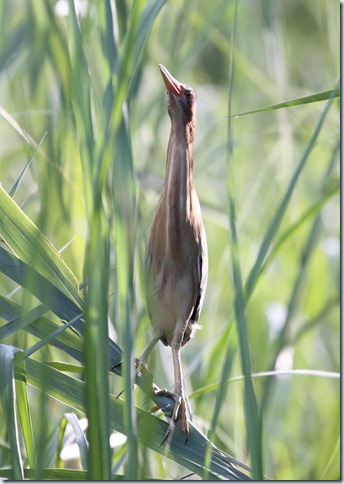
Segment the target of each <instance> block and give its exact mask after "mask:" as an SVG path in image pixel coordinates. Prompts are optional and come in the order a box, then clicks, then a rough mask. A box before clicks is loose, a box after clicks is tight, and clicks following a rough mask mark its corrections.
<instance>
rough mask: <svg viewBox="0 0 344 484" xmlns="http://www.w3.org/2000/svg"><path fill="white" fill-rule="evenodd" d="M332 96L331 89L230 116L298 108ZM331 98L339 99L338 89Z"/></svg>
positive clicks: (236, 116)
mask: <svg viewBox="0 0 344 484" xmlns="http://www.w3.org/2000/svg"><path fill="white" fill-rule="evenodd" d="M332 94H333V89H330V90H329V91H322V92H318V93H316V94H311V95H310V96H305V97H299V98H297V99H291V100H290V101H285V102H283V103H278V104H272V105H271V106H265V107H263V108H258V109H253V110H252V111H245V112H244V113H238V114H232V115H231V117H232V118H239V117H240V116H246V115H247V114H256V113H263V112H265V111H274V110H275V109H282V108H290V107H293V106H300V105H304V104H309V103H316V102H319V101H327V99H331V95H332ZM333 97H340V89H338V91H337V92H336V93H335V94H334V96H333Z"/></svg>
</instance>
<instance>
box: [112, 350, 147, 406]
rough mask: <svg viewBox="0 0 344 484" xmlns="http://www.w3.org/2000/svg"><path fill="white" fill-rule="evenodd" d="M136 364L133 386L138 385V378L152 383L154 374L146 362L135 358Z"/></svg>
mask: <svg viewBox="0 0 344 484" xmlns="http://www.w3.org/2000/svg"><path fill="white" fill-rule="evenodd" d="M134 365H135V374H134V382H133V388H134V387H135V385H136V382H137V378H142V381H143V382H144V383H145V384H146V385H151V383H152V380H153V379H152V375H151V374H150V373H149V371H148V368H147V365H146V363H145V362H144V361H143V360H141V359H140V358H134ZM123 392H124V390H122V391H121V392H120V393H119V394H118V395H117V396H116V398H119V397H120V396H121V395H122V394H123Z"/></svg>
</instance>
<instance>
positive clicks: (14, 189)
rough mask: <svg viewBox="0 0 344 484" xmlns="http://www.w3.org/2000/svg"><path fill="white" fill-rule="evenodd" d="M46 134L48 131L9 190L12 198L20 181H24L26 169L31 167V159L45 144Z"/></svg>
mask: <svg viewBox="0 0 344 484" xmlns="http://www.w3.org/2000/svg"><path fill="white" fill-rule="evenodd" d="M46 135H47V131H46V132H45V133H44V135H43V138H42V139H41V141H40V142H39V143H38V145H37V146H36V148H35V151H34V152H33V153H32V155H31V156H30V158H29V160H28V162H27V163H26V164H25V166H24V168H23V169H22V171H21V172H20V174H19V176H18V178H17V179H16V181H15V183H14V185H13V186H12V188H11V189H10V191H9V192H8V194H9V196H10V197H11V198H13V197H14V195H15V193H16V191H17V189H18V187H19V185H20V182H21V181H22V179H23V177H24V175H25V173H26V170H27V169H28V168H29V165H30V163H31V161H32V160H33V159H34V157H35V156H36V153H37V152H38V150H39V149H40V147H41V145H42V144H43V141H44V140H45V137H46Z"/></svg>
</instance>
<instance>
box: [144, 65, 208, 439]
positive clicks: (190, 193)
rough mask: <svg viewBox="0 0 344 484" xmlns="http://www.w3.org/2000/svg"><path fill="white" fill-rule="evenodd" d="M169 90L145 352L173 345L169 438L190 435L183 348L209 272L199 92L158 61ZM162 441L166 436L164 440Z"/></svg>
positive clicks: (151, 243) (150, 253)
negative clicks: (198, 182)
mask: <svg viewBox="0 0 344 484" xmlns="http://www.w3.org/2000/svg"><path fill="white" fill-rule="evenodd" d="M159 67H160V71H161V74H162V77H163V80H164V83H165V86H166V90H167V96H168V100H167V106H168V113H169V115H170V118H171V134H170V140H169V144H168V149H167V163H166V176H165V182H164V187H163V191H162V193H161V196H160V200H159V203H158V206H157V210H156V214H155V217H154V220H153V224H152V227H151V232H150V236H149V240H148V245H147V251H146V267H145V269H146V273H145V275H146V299H147V308H148V313H149V317H150V320H151V323H152V325H153V328H154V336H153V338H152V340H151V341H150V342H149V343H148V345H147V347H146V348H145V350H144V352H143V353H142V355H141V358H140V359H141V361H145V360H146V358H147V356H148V354H149V353H150V351H151V350H152V348H153V346H154V345H155V343H156V342H157V341H158V340H159V339H160V340H161V341H162V342H163V343H164V344H165V345H166V346H171V348H172V357H173V368H174V382H175V384H174V390H173V392H172V393H171V394H169V395H170V396H172V397H173V398H174V400H175V405H174V410H173V413H172V417H171V420H170V425H169V428H168V431H167V433H166V436H165V439H166V438H167V436H168V435H169V433H170V432H171V430H172V428H173V427H174V425H175V423H176V421H177V420H178V421H179V420H180V422H181V427H182V429H183V430H184V432H185V433H186V435H188V422H187V415H186V407H185V399H184V391H183V382H182V371H181V361H180V349H181V347H182V346H183V345H185V344H186V343H187V342H188V341H189V340H190V338H191V337H192V335H193V332H194V331H195V329H196V328H197V321H198V318H199V315H200V311H201V308H202V304H203V299H204V294H205V289H206V284H207V275H208V253H207V240H206V235H205V231H204V227H203V221H202V214H201V208H200V204H199V201H198V196H197V193H196V191H195V188H194V183H193V167H194V137H195V127H196V95H195V93H194V91H193V89H192V88H191V87H190V86H187V85H185V84H181V83H180V82H178V81H177V80H176V79H174V78H173V77H172V76H171V74H170V73H169V72H168V70H167V69H166V68H165V67H164V66H162V65H160V66H159ZM165 439H164V440H165Z"/></svg>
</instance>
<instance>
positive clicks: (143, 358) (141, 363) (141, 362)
mask: <svg viewBox="0 0 344 484" xmlns="http://www.w3.org/2000/svg"><path fill="white" fill-rule="evenodd" d="M159 339H160V334H159V333H158V332H156V333H154V336H153V337H152V339H151V340H150V341H149V342H148V344H147V346H146V347H145V349H144V350H143V352H142V353H141V355H140V356H139V357H138V358H135V366H136V370H135V376H134V385H135V383H136V379H137V377H138V375H140V374H141V373H142V370H143V369H144V368H146V362H147V359H148V356H149V355H150V352H151V351H152V349H153V348H154V346H155V345H156V343H157V342H158V341H159ZM123 392H124V390H122V391H121V392H120V393H119V394H118V395H117V397H116V398H119V397H120V396H121V395H122V393H123Z"/></svg>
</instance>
